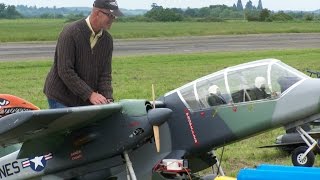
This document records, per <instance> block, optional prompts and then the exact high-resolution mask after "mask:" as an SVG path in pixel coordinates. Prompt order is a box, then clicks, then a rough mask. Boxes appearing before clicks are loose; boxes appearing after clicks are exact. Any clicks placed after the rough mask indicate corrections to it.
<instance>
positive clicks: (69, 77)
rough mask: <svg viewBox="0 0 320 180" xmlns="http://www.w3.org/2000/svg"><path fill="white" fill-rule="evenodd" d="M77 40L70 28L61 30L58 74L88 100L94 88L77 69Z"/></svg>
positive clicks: (65, 82) (58, 48) (80, 95)
mask: <svg viewBox="0 0 320 180" xmlns="http://www.w3.org/2000/svg"><path fill="white" fill-rule="evenodd" d="M75 53H76V42H75V40H74V38H73V36H72V31H70V29H69V30H68V29H65V30H63V31H62V32H61V34H60V37H59V40H58V42H57V69H58V75H59V77H60V78H61V79H62V81H63V82H64V84H65V85H66V86H67V87H68V89H70V91H71V92H72V93H73V94H75V95H77V96H79V97H80V98H81V99H82V100H84V101H86V100H87V99H88V98H89V97H90V95H91V94H92V92H93V90H92V89H91V88H90V86H88V85H87V84H86V83H85V82H84V81H83V80H82V79H81V78H80V77H79V75H78V74H77V72H76V71H75V63H76V61H77V59H76V55H75Z"/></svg>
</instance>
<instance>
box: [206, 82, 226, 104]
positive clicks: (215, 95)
mask: <svg viewBox="0 0 320 180" xmlns="http://www.w3.org/2000/svg"><path fill="white" fill-rule="evenodd" d="M208 92H209V96H208V98H207V101H208V104H209V105H210V106H218V105H221V104H226V101H225V99H224V98H223V97H222V95H221V92H220V88H219V86H217V85H212V86H210V87H209V89H208Z"/></svg>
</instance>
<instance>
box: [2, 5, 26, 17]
mask: <svg viewBox="0 0 320 180" xmlns="http://www.w3.org/2000/svg"><path fill="white" fill-rule="evenodd" d="M21 17H22V16H21V14H20V13H19V12H18V11H17V10H16V7H15V6H13V5H9V6H8V7H7V11H6V18H8V19H15V18H21Z"/></svg>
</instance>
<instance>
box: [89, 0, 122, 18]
mask: <svg viewBox="0 0 320 180" xmlns="http://www.w3.org/2000/svg"><path fill="white" fill-rule="evenodd" d="M93 7H96V8H100V9H108V10H110V12H111V14H113V15H114V16H123V14H122V12H121V11H120V9H119V7H118V3H117V1H116V0H95V1H94V3H93Z"/></svg>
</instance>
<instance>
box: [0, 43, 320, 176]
mask: <svg viewBox="0 0 320 180" xmlns="http://www.w3.org/2000/svg"><path fill="white" fill-rule="evenodd" d="M319 57H320V49H309V50H281V51H257V52H235V53H227V52H226V53H205V54H188V55H183V54H180V55H157V56H132V57H117V58H115V59H114V62H113V79H114V80H113V86H114V95H115V99H116V100H119V99H126V98H144V99H151V84H155V87H156V95H157V96H160V95H162V94H164V93H165V92H168V91H170V90H173V89H175V88H177V87H179V86H181V85H184V84H185V83H187V82H190V81H192V80H195V79H196V78H199V77H202V76H204V75H207V74H210V73H212V72H214V71H216V70H220V69H222V68H224V67H227V66H232V65H235V64H239V63H244V62H248V61H251V60H258V59H264V58H277V59H280V60H283V62H285V63H287V64H289V65H291V66H293V67H295V68H297V69H299V70H301V71H303V72H305V70H306V69H314V70H320V63H319V62H320V61H319ZM51 64H52V62H51V61H48V60H43V61H27V62H25V61H23V62H0V92H1V93H9V94H13V95H17V96H19V97H22V98H24V99H27V100H29V101H31V102H33V103H34V104H36V105H37V106H39V107H40V108H42V109H45V108H47V103H46V98H45V96H44V95H43V93H42V88H43V83H44V80H45V77H46V74H47V72H48V71H49V69H50V67H51ZM281 133H283V131H282V130H281V129H276V130H273V131H270V132H267V133H264V134H263V135H259V136H256V137H252V138H250V139H247V140H244V141H240V142H238V143H235V144H232V145H229V146H226V147H225V152H224V156H223V158H222V166H223V168H224V170H225V172H226V173H227V175H231V176H236V174H237V172H238V171H239V169H240V168H243V167H253V166H255V165H258V164H261V163H271V164H288V165H289V164H291V160H290V157H289V156H288V155H287V154H285V153H282V152H280V151H278V150H275V149H257V148H256V147H257V146H262V145H267V144H272V143H273V142H274V140H275V137H276V136H277V135H279V134H281ZM220 154H221V150H220V151H218V156H220ZM316 166H320V159H319V157H318V158H317V160H316ZM206 172H207V171H206Z"/></svg>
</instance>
